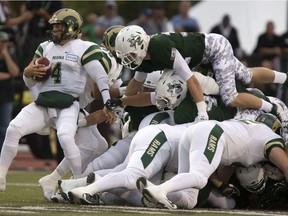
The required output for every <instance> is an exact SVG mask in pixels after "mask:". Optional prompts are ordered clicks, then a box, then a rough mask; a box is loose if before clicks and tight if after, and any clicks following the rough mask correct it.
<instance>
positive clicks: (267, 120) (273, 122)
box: [256, 113, 281, 134]
mask: <svg viewBox="0 0 288 216" xmlns="http://www.w3.org/2000/svg"><path fill="white" fill-rule="evenodd" d="M256 121H257V122H261V123H263V124H265V125H267V126H268V127H269V128H271V129H272V130H273V131H274V132H275V133H277V134H280V130H281V122H280V121H279V119H278V118H277V117H276V116H274V115H273V114H271V113H262V114H260V115H259V116H258V117H257V118H256Z"/></svg>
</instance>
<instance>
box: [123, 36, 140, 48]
mask: <svg viewBox="0 0 288 216" xmlns="http://www.w3.org/2000/svg"><path fill="white" fill-rule="evenodd" d="M127 41H128V42H130V47H134V48H135V49H136V44H137V45H138V46H140V45H141V44H142V43H143V39H141V37H140V35H133V34H132V35H131V36H130V38H129V39H128V40H127Z"/></svg>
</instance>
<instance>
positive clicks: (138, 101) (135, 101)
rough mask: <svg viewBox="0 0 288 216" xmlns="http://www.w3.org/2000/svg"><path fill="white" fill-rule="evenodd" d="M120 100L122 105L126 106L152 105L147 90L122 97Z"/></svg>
mask: <svg viewBox="0 0 288 216" xmlns="http://www.w3.org/2000/svg"><path fill="white" fill-rule="evenodd" d="M121 101H122V104H123V105H127V106H135V107H143V106H151V105H152V103H151V98H150V93H149V92H146V93H140V94H137V95H132V96H127V97H123V98H121Z"/></svg>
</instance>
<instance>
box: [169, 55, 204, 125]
mask: <svg viewBox="0 0 288 216" xmlns="http://www.w3.org/2000/svg"><path fill="white" fill-rule="evenodd" d="M173 69H174V70H175V71H176V73H177V74H178V75H179V76H180V77H181V78H182V79H184V80H185V81H186V82H187V86H188V88H189V91H190V93H191V95H192V97H193V99H194V101H195V102H196V105H197V109H198V117H197V119H196V120H197V121H199V120H208V114H207V111H206V103H205V101H204V95H203V91H202V88H201V86H200V84H199V82H198V80H197V78H196V76H194V73H193V72H191V70H190V68H189V66H188V64H187V63H186V61H185V59H184V58H183V57H182V55H181V54H180V53H179V51H178V50H176V52H175V60H174V64H173Z"/></svg>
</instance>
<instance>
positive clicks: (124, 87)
mask: <svg viewBox="0 0 288 216" xmlns="http://www.w3.org/2000/svg"><path fill="white" fill-rule="evenodd" d="M125 91H126V86H123V87H119V95H120V97H121V96H123V95H124V94H125Z"/></svg>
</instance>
